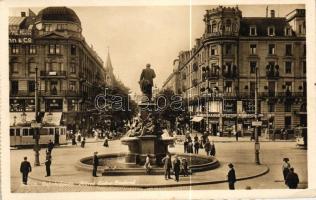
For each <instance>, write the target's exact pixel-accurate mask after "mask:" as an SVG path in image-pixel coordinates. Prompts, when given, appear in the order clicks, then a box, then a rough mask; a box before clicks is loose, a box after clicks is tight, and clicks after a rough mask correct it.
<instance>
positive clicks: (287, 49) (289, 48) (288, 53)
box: [285, 44, 292, 56]
mask: <svg viewBox="0 0 316 200" xmlns="http://www.w3.org/2000/svg"><path fill="white" fill-rule="evenodd" d="M285 55H286V56H291V55H292V45H291V44H286V45H285Z"/></svg>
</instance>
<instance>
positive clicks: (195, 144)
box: [183, 133, 216, 156]
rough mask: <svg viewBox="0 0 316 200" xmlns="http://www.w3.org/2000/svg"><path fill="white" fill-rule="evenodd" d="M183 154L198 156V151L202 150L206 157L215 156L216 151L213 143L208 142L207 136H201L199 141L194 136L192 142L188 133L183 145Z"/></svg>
mask: <svg viewBox="0 0 316 200" xmlns="http://www.w3.org/2000/svg"><path fill="white" fill-rule="evenodd" d="M183 148H184V153H193V149H194V154H199V149H204V150H205V152H206V155H207V156H215V154H216V149H215V144H214V141H212V142H210V140H209V139H208V137H207V135H205V136H204V135H202V136H201V138H200V139H199V138H198V136H197V134H195V136H194V138H193V140H192V138H191V136H190V134H189V133H187V135H186V138H185V141H184V143H183Z"/></svg>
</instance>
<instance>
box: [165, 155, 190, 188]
mask: <svg viewBox="0 0 316 200" xmlns="http://www.w3.org/2000/svg"><path fill="white" fill-rule="evenodd" d="M162 163H163V168H164V171H165V173H164V175H165V179H166V180H168V179H171V169H172V170H173V172H174V176H175V181H177V182H179V177H180V174H183V176H189V169H188V161H187V160H186V159H185V158H183V159H182V160H181V161H180V159H179V157H178V156H177V155H175V157H174V160H173V161H172V160H171V155H170V154H167V155H166V156H165V157H164V158H163V159H162Z"/></svg>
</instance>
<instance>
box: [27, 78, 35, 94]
mask: <svg viewBox="0 0 316 200" xmlns="http://www.w3.org/2000/svg"><path fill="white" fill-rule="evenodd" d="M28 91H29V92H35V81H28Z"/></svg>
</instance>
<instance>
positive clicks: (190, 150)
mask: <svg viewBox="0 0 316 200" xmlns="http://www.w3.org/2000/svg"><path fill="white" fill-rule="evenodd" d="M188 153H193V142H192V140H189V143H188Z"/></svg>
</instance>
